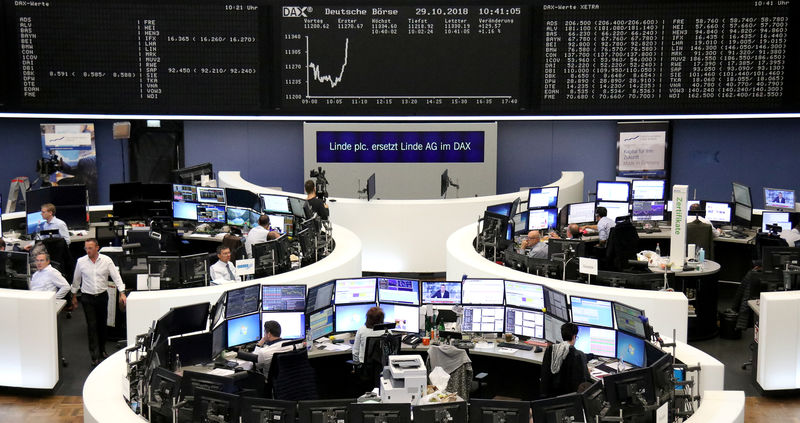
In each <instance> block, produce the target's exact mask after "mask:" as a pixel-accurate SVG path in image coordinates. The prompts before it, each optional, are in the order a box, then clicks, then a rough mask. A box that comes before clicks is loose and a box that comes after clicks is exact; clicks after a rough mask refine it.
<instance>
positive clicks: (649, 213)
mask: <svg viewBox="0 0 800 423" xmlns="http://www.w3.org/2000/svg"><path fill="white" fill-rule="evenodd" d="M665 209H666V204H664V201H662V200H656V201H651V200H633V212H632V215H633V218H632V220H633V221H634V222H643V221H656V222H660V221H662V220H664V211H665Z"/></svg>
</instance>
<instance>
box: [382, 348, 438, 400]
mask: <svg viewBox="0 0 800 423" xmlns="http://www.w3.org/2000/svg"><path fill="white" fill-rule="evenodd" d="M427 385H428V372H427V370H426V368H425V362H424V361H422V357H421V356H419V355H390V356H389V365H388V366H386V367H384V368H383V375H382V376H381V384H380V393H381V402H384V403H411V404H412V405H416V404H419V400H420V399H421V398H422V397H423V396H424V395H425V393H426V392H427V389H426V388H427Z"/></svg>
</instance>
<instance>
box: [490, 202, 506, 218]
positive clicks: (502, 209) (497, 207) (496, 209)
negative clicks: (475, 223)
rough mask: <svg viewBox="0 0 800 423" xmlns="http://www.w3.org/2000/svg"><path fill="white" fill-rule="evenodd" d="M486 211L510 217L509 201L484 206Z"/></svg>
mask: <svg viewBox="0 0 800 423" xmlns="http://www.w3.org/2000/svg"><path fill="white" fill-rule="evenodd" d="M486 211H488V212H491V213H494V214H500V215H503V216H505V217H511V203H500V204H493V205H491V206H488V207H486Z"/></svg>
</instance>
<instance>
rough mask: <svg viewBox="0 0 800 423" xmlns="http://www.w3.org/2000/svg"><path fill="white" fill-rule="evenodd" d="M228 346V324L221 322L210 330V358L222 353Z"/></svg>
mask: <svg viewBox="0 0 800 423" xmlns="http://www.w3.org/2000/svg"><path fill="white" fill-rule="evenodd" d="M227 346H228V325H226V324H222V325H219V326H217V327H215V328H214V329H213V330H212V331H211V359H212V360H214V359H216V358H217V357H219V355H220V354H222V351H223V350H225V348H226V347H227Z"/></svg>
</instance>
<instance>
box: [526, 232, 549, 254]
mask: <svg viewBox="0 0 800 423" xmlns="http://www.w3.org/2000/svg"><path fill="white" fill-rule="evenodd" d="M520 247H521V248H522V249H523V250H526V249H528V248H530V250H528V257H532V258H541V259H546V258H547V244H545V243H544V242H542V234H541V233H539V231H530V232H528V237H527V238H525V239H524V240H522V244H521V245H520Z"/></svg>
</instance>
